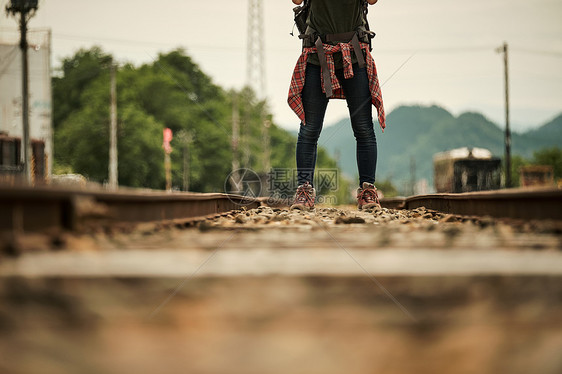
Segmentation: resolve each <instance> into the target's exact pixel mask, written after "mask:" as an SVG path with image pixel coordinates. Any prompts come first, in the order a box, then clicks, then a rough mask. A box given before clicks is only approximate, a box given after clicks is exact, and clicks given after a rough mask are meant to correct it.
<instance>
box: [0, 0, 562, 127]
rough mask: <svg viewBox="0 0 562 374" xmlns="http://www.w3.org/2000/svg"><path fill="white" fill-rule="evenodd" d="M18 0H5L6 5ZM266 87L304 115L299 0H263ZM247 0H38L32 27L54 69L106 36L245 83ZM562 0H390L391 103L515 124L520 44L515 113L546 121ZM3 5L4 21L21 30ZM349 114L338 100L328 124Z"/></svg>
mask: <svg viewBox="0 0 562 374" xmlns="http://www.w3.org/2000/svg"><path fill="white" fill-rule="evenodd" d="M8 2H9V1H8V0H0V5H1V9H2V10H3V9H4V8H5V6H6V4H7V3H8ZM262 3H263V12H264V15H263V19H264V35H265V39H264V41H265V74H266V95H267V99H268V103H269V106H270V109H271V111H272V113H273V116H274V117H273V118H274V122H275V123H277V124H278V125H281V126H282V127H284V128H286V129H290V130H296V129H298V126H299V122H298V119H297V117H296V116H295V115H294V113H293V112H292V111H291V110H290V109H289V107H288V105H287V103H286V97H287V92H288V87H289V82H290V78H291V74H292V71H293V68H294V65H295V63H296V60H297V58H298V56H299V54H300V41H299V40H298V38H296V37H293V36H291V35H290V34H289V33H290V32H291V29H292V26H293V19H292V8H293V6H294V5H293V3H292V2H291V0H262ZM247 13H248V0H213V1H195V0H160V1H148V0H96V1H91V0H88V1H86V0H39V10H38V11H37V13H36V14H35V16H34V17H33V18H32V19H31V21H30V23H29V27H30V28H50V29H51V30H52V60H53V68H56V67H58V66H60V61H61V59H62V58H65V57H70V56H71V55H72V54H73V53H74V52H76V51H77V50H78V49H80V48H90V47H91V46H93V45H100V46H101V47H102V48H103V49H104V50H105V51H106V52H109V53H112V54H113V55H114V56H115V57H116V58H117V60H118V61H119V62H123V63H125V62H130V63H133V64H136V65H140V64H142V63H150V62H151V61H153V60H154V59H155V58H156V56H157V55H158V53H162V52H164V53H165V52H168V51H170V50H172V49H175V48H177V47H182V48H184V49H185V50H186V51H187V53H188V54H189V55H190V56H191V57H192V58H193V59H194V61H195V62H196V63H198V64H199V65H200V67H201V69H202V70H203V71H204V72H205V73H206V74H207V75H209V76H210V77H211V78H212V79H213V81H214V83H216V84H218V85H220V86H222V87H224V88H226V89H229V88H237V89H238V88H241V87H243V86H244V85H245V84H246V36H247ZM560 19H562V1H560V0H534V1H522V0H473V1H460V0H426V1H419V0H379V2H378V3H377V4H376V5H374V6H371V7H370V10H369V22H370V24H371V29H372V30H373V31H375V32H376V33H377V36H376V38H375V39H374V41H373V52H372V53H373V57H374V58H375V62H376V64H377V69H378V73H379V79H380V81H381V82H382V84H383V87H382V93H383V98H384V103H385V108H386V111H387V113H389V112H390V111H392V109H394V108H396V107H398V106H400V105H412V104H420V105H432V104H436V105H440V106H442V107H444V108H445V109H447V110H449V111H450V112H452V113H453V114H454V115H459V114H460V113H462V112H465V111H477V112H480V113H482V114H484V115H485V116H486V117H487V118H488V119H490V120H492V121H494V122H495V123H497V124H498V125H500V126H503V125H504V123H505V119H504V118H505V114H504V113H505V105H504V100H505V99H504V69H503V56H502V54H500V53H497V52H496V49H497V48H498V47H500V46H501V45H502V44H503V43H504V41H505V42H507V43H508V48H509V53H508V55H509V76H510V80H509V94H510V113H511V115H510V122H511V126H512V129H514V130H515V131H524V130H527V129H531V128H536V127H537V126H539V125H542V124H544V123H545V122H547V121H549V120H551V119H552V118H554V117H555V116H556V115H558V114H560V113H561V112H562V22H560ZM16 27H17V24H16V21H15V19H14V18H7V17H6V15H5V12H4V11H2V12H1V16H0V32H1V33H2V34H3V35H4V36H6V35H8V34H14V35H17V34H16V33H14V31H10V30H16ZM347 116H348V112H347V107H346V105H345V102H344V101H341V100H337V101H336V100H333V101H331V103H330V105H329V107H328V112H327V114H326V121H325V122H326V125H329V124H331V123H334V122H336V121H338V120H340V119H342V118H345V117H347Z"/></svg>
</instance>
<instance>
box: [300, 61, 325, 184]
mask: <svg viewBox="0 0 562 374" xmlns="http://www.w3.org/2000/svg"><path fill="white" fill-rule="evenodd" d="M320 77H321V71H320V66H317V65H313V64H308V65H307V66H306V77H305V83H304V87H303V89H302V102H303V106H304V115H305V124H304V125H303V124H302V123H301V127H300V130H299V137H298V140H297V179H298V184H299V186H300V185H303V184H305V183H306V182H309V183H310V184H311V185H312V179H313V177H314V167H315V165H316V153H317V147H318V138H319V137H320V132H321V131H322V126H323V124H324V115H325V114H326V107H327V106H328V99H327V98H326V95H325V94H324V92H322V81H321V78H320Z"/></svg>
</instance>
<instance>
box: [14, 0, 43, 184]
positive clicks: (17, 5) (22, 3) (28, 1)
mask: <svg viewBox="0 0 562 374" xmlns="http://www.w3.org/2000/svg"><path fill="white" fill-rule="evenodd" d="M37 2H38V0H12V1H11V4H10V5H7V6H6V12H7V13H8V14H12V15H13V16H16V13H19V14H20V49H21V65H22V74H21V77H22V85H21V86H22V125H23V131H22V133H23V144H22V146H23V173H24V180H25V182H26V183H27V184H31V182H32V178H31V157H32V151H31V136H30V128H29V86H28V84H29V77H28V75H29V67H28V62H27V22H28V21H29V18H31V17H33V15H34V14H35V12H36V11H37Z"/></svg>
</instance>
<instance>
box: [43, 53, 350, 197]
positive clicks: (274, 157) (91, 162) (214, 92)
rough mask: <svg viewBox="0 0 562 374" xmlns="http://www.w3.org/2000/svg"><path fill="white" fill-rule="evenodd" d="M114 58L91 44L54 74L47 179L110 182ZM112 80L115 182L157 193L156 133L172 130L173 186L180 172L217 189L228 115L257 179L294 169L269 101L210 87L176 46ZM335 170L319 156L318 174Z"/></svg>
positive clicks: (288, 138) (227, 147)
mask: <svg viewBox="0 0 562 374" xmlns="http://www.w3.org/2000/svg"><path fill="white" fill-rule="evenodd" d="M113 61H114V59H113V57H112V56H111V55H110V54H108V53H105V52H104V51H103V50H102V49H101V48H99V47H94V48H91V49H87V50H80V51H78V52H76V53H75V54H74V55H73V56H71V57H68V58H65V59H63V60H62V63H61V66H60V68H59V69H58V70H57V71H56V73H55V74H54V76H53V78H52V87H53V125H54V165H55V166H54V169H55V173H70V172H72V173H79V174H82V175H84V176H85V177H86V178H88V180H90V181H94V182H99V183H104V182H106V181H107V180H108V162H109V121H110V120H109V118H110V114H109V112H110V88H109V87H110V67H111V64H112V63H113ZM116 81H117V112H118V116H117V117H118V120H117V122H118V155H119V184H120V185H121V186H129V187H137V188H151V189H163V188H165V172H164V150H163V148H162V141H163V138H162V132H163V129H164V128H170V129H171V130H172V131H173V133H174V139H173V140H172V142H171V145H172V148H173V152H172V154H171V160H172V185H173V186H174V188H175V189H179V190H181V189H182V188H183V185H184V184H185V177H186V176H185V175H184V174H185V173H186V172H188V173H189V175H188V178H189V190H191V191H197V192H216V191H223V189H224V184H225V178H226V177H227V176H228V174H229V173H230V172H231V169H232V160H233V151H232V121H233V117H234V113H233V111H236V112H237V113H236V114H237V117H238V118H239V122H240V142H239V145H238V149H239V151H238V155H239V164H240V166H241V167H245V168H249V169H252V170H255V171H257V172H259V173H266V172H267V170H265V168H266V167H268V166H270V167H272V168H285V169H294V168H295V161H294V159H295V157H294V154H295V142H296V141H295V138H294V136H292V135H291V134H289V133H288V132H287V131H285V130H283V129H281V128H280V127H279V126H277V125H276V124H275V123H274V121H273V118H272V116H271V113H270V112H269V109H268V106H267V102H266V101H264V100H260V99H258V98H257V96H256V94H255V92H254V91H253V90H252V89H251V88H249V87H244V88H242V89H240V90H233V89H230V90H226V89H224V88H221V87H220V86H218V85H216V84H214V83H213V82H212V80H211V78H210V77H209V76H207V75H206V74H205V73H204V72H203V71H202V70H201V69H200V68H199V66H198V65H197V64H196V63H194V62H193V60H192V59H191V58H190V57H189V56H188V55H187V53H186V52H185V51H184V50H183V49H176V50H173V51H171V52H168V53H162V54H159V55H158V57H157V58H156V59H155V60H154V61H153V62H151V63H146V64H143V65H141V66H138V67H137V66H134V65H132V64H122V65H120V66H118V67H117V78H116ZM264 119H267V120H269V123H270V126H269V127H268V131H269V132H268V136H267V143H269V144H265V142H264V136H263V123H264ZM265 147H267V149H266V148H265ZM266 150H267V154H268V155H269V160H267V161H268V162H266V160H264V157H263V155H264V154H265V153H266V152H265V151H266ZM186 152H187V154H186ZM186 161H187V162H188V164H189V168H188V171H186V169H185V162H186ZM336 166H337V165H336V162H335V161H334V160H333V159H331V158H330V157H329V156H328V154H327V153H326V152H325V151H324V150H319V155H318V167H319V168H336ZM340 184H341V185H346V183H345V182H344V181H340Z"/></svg>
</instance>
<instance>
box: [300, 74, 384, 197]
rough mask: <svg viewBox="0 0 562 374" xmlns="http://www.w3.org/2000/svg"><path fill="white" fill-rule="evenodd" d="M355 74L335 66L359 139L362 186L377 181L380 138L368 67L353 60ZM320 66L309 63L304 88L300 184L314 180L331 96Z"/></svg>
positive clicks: (358, 158)
mask: <svg viewBox="0 0 562 374" xmlns="http://www.w3.org/2000/svg"><path fill="white" fill-rule="evenodd" d="M353 73H354V75H353V78H351V79H344V76H343V69H338V70H336V76H337V78H338V80H339V82H340V84H341V86H342V88H343V92H344V94H345V97H346V101H347V107H348V109H349V114H350V117H351V127H352V128H353V135H354V136H355V140H356V142H357V146H356V154H357V169H358V170H359V186H362V185H363V182H368V183H374V182H375V171H376V168H377V138H376V136H375V130H374V128H373V114H372V106H371V92H370V90H369V78H368V76H367V70H366V68H361V69H360V68H359V67H358V66H357V64H353ZM320 76H321V69H320V66H318V65H314V64H307V66H306V77H305V83H304V87H303V90H302V101H303V105H304V116H305V122H306V124H305V125H303V124H302V123H301V126H300V131H299V137H298V140H297V178H298V183H299V185H302V184H304V183H306V182H309V183H310V184H312V183H313V181H312V179H313V177H314V167H315V166H316V155H317V147H318V138H319V137H320V132H321V131H322V126H323V124H324V115H325V114H326V108H327V106H328V99H327V98H326V95H325V94H324V93H323V92H322V81H321V78H320Z"/></svg>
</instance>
